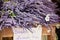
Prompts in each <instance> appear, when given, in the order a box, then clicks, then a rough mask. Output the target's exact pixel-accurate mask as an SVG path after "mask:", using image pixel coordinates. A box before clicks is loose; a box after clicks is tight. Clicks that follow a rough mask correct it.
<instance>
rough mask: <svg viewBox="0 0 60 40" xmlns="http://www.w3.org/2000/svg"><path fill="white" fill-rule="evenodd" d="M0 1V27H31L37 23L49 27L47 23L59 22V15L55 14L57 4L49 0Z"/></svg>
mask: <svg viewBox="0 0 60 40" xmlns="http://www.w3.org/2000/svg"><path fill="white" fill-rule="evenodd" d="M1 2H2V3H1ZM0 3H1V4H0V5H1V6H0V9H1V10H0V29H1V28H2V27H7V26H8V27H12V26H13V27H24V28H31V27H33V26H34V27H36V26H37V25H39V24H41V25H45V26H46V27H49V26H48V25H49V24H53V23H58V22H59V16H58V15H56V14H55V8H56V7H57V6H56V5H55V4H54V3H53V2H52V1H51V0H10V1H7V2H3V1H0ZM2 10H3V12H2ZM36 24H37V25H36Z"/></svg>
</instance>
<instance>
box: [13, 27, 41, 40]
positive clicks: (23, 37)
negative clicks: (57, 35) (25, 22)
mask: <svg viewBox="0 0 60 40" xmlns="http://www.w3.org/2000/svg"><path fill="white" fill-rule="evenodd" d="M31 31H32V32H30V31H29V30H28V29H25V28H13V32H14V37H13V40H41V35H42V28H41V27H37V28H31Z"/></svg>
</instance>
